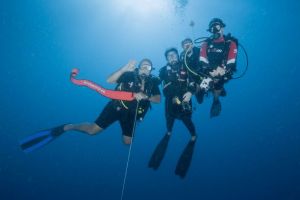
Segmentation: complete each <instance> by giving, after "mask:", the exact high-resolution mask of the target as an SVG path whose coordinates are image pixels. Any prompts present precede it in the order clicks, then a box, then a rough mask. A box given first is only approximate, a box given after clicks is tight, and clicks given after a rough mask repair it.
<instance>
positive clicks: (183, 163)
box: [175, 141, 196, 178]
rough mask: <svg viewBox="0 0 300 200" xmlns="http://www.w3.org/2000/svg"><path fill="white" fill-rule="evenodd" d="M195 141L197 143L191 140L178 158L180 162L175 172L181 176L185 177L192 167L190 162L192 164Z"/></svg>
mask: <svg viewBox="0 0 300 200" xmlns="http://www.w3.org/2000/svg"><path fill="white" fill-rule="evenodd" d="M195 143H196V141H189V143H188V144H187V146H186V147H185V149H184V151H183V152H182V154H181V156H180V158H179V160H178V163H177V166H176V169H175V174H176V175H178V176H180V177H181V178H184V177H185V175H186V173H187V171H188V169H189V167H190V164H191V162H192V158H193V153H194V147H195Z"/></svg>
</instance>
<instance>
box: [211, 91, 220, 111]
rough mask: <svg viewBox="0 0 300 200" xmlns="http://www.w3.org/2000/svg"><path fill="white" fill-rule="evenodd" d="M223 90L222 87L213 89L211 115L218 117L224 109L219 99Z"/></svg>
mask: <svg viewBox="0 0 300 200" xmlns="http://www.w3.org/2000/svg"><path fill="white" fill-rule="evenodd" d="M221 92H222V89H214V90H213V96H214V97H213V103H212V105H211V108H210V117H217V116H219V115H220V113H221V110H222V105H221V102H220V100H219V96H220V94H221Z"/></svg>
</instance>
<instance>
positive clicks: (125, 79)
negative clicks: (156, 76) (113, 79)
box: [117, 72, 132, 84]
mask: <svg viewBox="0 0 300 200" xmlns="http://www.w3.org/2000/svg"><path fill="white" fill-rule="evenodd" d="M131 76H132V72H124V73H123V74H122V75H121V76H120V77H119V79H118V80H117V83H118V84H119V83H125V82H129V81H130V78H131Z"/></svg>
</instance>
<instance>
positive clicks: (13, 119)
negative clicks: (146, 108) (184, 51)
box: [0, 0, 300, 200]
mask: <svg viewBox="0 0 300 200" xmlns="http://www.w3.org/2000/svg"><path fill="white" fill-rule="evenodd" d="M214 17H220V18H222V19H223V21H224V22H225V23H226V25H227V26H226V28H225V33H228V32H230V33H232V35H233V36H235V37H237V38H238V39H239V42H241V43H242V44H243V45H244V47H245V48H246V50H247V53H248V55H249V70H248V71H247V73H246V75H245V76H244V77H243V78H241V79H238V80H232V81H230V82H229V83H228V84H227V85H225V88H226V90H227V96H226V97H225V98H221V102H222V113H221V115H220V116H219V117H217V118H213V119H210V118H209V109H210V105H211V102H212V98H211V96H210V97H208V98H206V99H205V100H204V103H203V104H202V105H198V104H196V101H194V107H195V111H194V113H193V121H194V122H195V124H196V129H197V133H198V140H197V142H196V145H195V149H194V155H193V160H192V163H191V165H190V168H189V171H188V173H187V175H186V177H185V178H184V179H181V178H180V177H178V176H176V175H175V174H174V170H175V167H176V163H177V161H178V159H179V157H180V155H181V153H182V151H183V150H184V148H185V146H186V144H187V143H188V141H189V139H190V136H189V133H188V132H187V130H186V129H185V127H184V126H183V124H182V123H181V122H179V121H177V122H176V123H175V126H174V131H173V135H172V136H171V139H170V142H169V146H168V149H167V152H166V155H165V158H164V160H163V161H162V163H161V166H160V168H159V169H158V170H157V171H154V170H152V169H149V168H148V161H149V159H150V157H151V155H152V152H153V151H154V149H155V147H156V145H157V144H158V143H159V141H160V140H161V138H162V137H163V135H164V134H165V131H166V128H165V118H164V104H163V101H162V103H161V104H159V105H153V108H152V110H151V111H150V112H149V113H148V114H147V116H146V118H145V119H144V121H143V122H142V123H140V124H138V126H137V128H136V137H135V139H134V143H133V146H132V152H131V158H130V163H129V168H128V176H127V179H126V185H125V192H124V197H123V199H124V200H125V199H128V200H140V199H143V200H148V199H149V200H150V199H158V200H160V199H173V200H183V199H188V200H199V199H203V200H223V199H224V200H248V199H249V200H254V199H255V200H262V199H264V200H265V199H272V200H277V199H279V200H298V199H300V128H299V127H300V119H299V114H300V92H299V91H300V84H299V74H300V70H299V67H300V66H299V58H300V53H299V47H300V42H299V41H300V40H299V32H300V20H299V19H300V3H299V1H296V0H286V1H283V0H280V1H267V0H244V1H242V0H240V1H238V0H227V1H220V0H210V1H203V0H199V1H197V0H190V1H188V0H182V1H176V0H152V1H151V0H110V1H101V0H82V1H79V0H51V1H46V0H30V1H28V0H23V1H16V0H10V1H8V0H6V1H5V0H4V1H1V2H0V26H1V28H0V58H1V64H0V66H1V68H0V69H1V74H0V77H1V78H0V92H1V99H0V102H1V103H0V122H1V123H0V199H1V200H19V199H31V200H35V199H43V200H53V199H56V200H59V199H76V200H77V199H88V200H94V199H95V200H98V199H104V200H114V199H120V197H121V190H122V184H123V178H124V172H125V167H126V161H127V155H128V150H129V148H128V146H125V145H123V144H122V142H121V129H120V126H119V125H118V123H115V124H114V125H112V126H110V127H109V128H108V129H107V130H105V131H104V132H102V133H101V134H99V135H97V136H94V137H89V136H87V135H85V134H82V133H78V132H68V133H66V134H64V135H62V136H61V137H60V138H58V139H57V140H56V141H54V142H53V143H51V144H49V145H47V146H46V147H44V148H42V149H40V150H38V151H35V152H32V153H30V154H24V153H23V152H22V151H21V149H20V147H19V141H20V140H21V139H23V138H24V137H26V136H28V135H30V134H32V133H34V132H36V131H38V130H41V129H45V128H50V127H53V126H57V125H59V124H63V123H78V122H84V121H94V120H95V119H96V118H97V116H98V115H99V113H100V112H101V110H102V108H103V107H104V105H105V104H106V103H107V102H108V101H109V100H108V99H106V98H104V97H102V96H100V95H98V94H97V93H96V92H94V91H91V90H89V89H87V88H81V87H77V86H75V85H73V84H71V82H70V81H69V73H70V71H71V69H72V68H74V67H77V68H79V69H80V70H81V72H80V75H79V76H80V77H81V78H86V79H90V80H93V81H95V82H97V83H99V84H101V85H102V86H104V87H106V88H114V85H110V84H108V83H106V78H107V77H108V76H109V75H110V74H111V73H112V72H113V71H115V70H117V69H118V68H119V67H121V66H123V65H124V64H126V63H127V62H128V61H129V60H130V59H136V60H141V59H142V58H144V57H147V58H150V59H151V60H152V61H153V64H154V66H155V68H156V70H155V71H154V74H156V75H157V74H158V71H159V69H160V68H161V67H162V66H164V65H165V63H166V61H165V58H164V55H163V53H164V51H165V49H166V48H168V47H178V49H180V50H181V47H180V42H181V41H182V40H183V39H184V38H185V37H191V38H193V39H196V38H198V37H201V36H208V32H207V31H206V29H207V26H208V23H209V21H210V20H211V19H212V18H214ZM240 50H241V49H240ZM237 68H238V72H237V75H238V74H239V73H241V72H243V70H244V68H245V56H244V55H243V53H242V51H240V52H239V60H238V67H237Z"/></svg>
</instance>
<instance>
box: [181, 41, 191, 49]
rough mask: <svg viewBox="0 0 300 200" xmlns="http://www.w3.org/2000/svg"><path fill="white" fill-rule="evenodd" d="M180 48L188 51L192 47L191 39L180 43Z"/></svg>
mask: <svg viewBox="0 0 300 200" xmlns="http://www.w3.org/2000/svg"><path fill="white" fill-rule="evenodd" d="M182 48H183V50H184V51H188V50H189V49H190V50H191V49H192V48H193V43H192V42H191V41H187V42H184V43H183V44H182Z"/></svg>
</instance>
